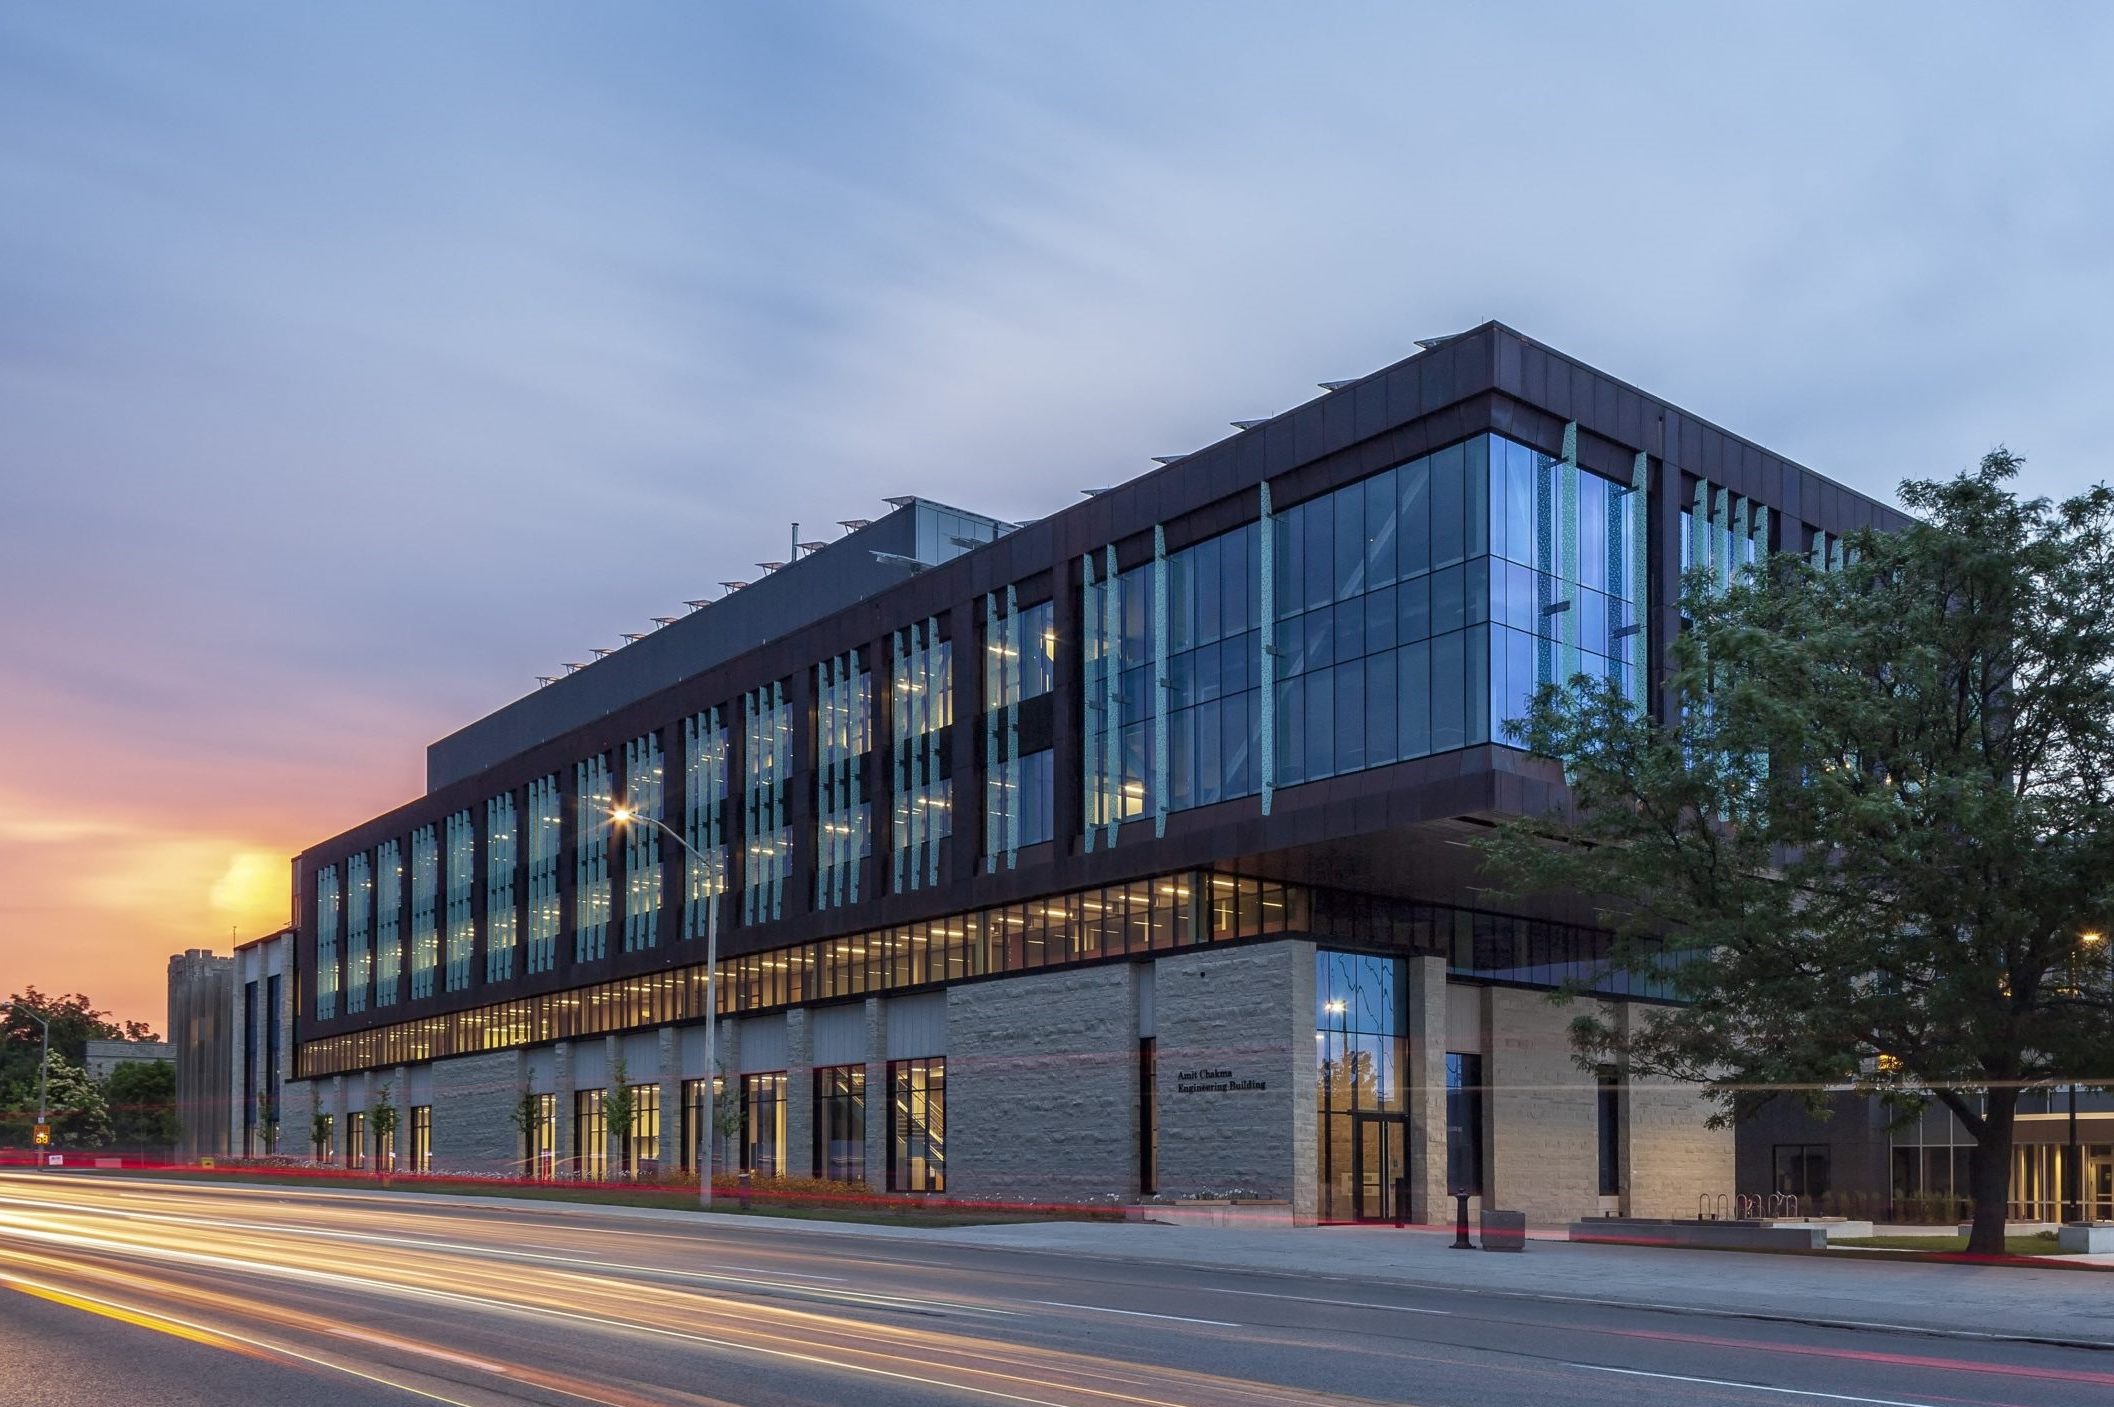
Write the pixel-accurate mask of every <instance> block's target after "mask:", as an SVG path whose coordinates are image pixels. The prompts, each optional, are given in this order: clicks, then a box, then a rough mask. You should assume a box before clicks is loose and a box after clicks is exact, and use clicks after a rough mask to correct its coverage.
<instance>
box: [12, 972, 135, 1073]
mask: <svg viewBox="0 0 2114 1407" xmlns="http://www.w3.org/2000/svg"><path fill="white" fill-rule="evenodd" d="M25 1006H26V1007H28V1008H29V1009H30V1010H31V1011H34V1012H36V1013H37V1015H39V1016H41V1017H43V1018H44V1019H45V1020H46V1021H49V1022H50V1023H51V1053H52V1055H53V1056H55V1057H56V1056H62V1055H63V1056H64V1057H66V1059H68V1060H70V1061H72V1062H73V1063H74V1064H75V1065H82V1066H85V1065H86V1063H87V1060H88V1043H89V1042H90V1041H151V1040H154V1039H155V1038H156V1037H155V1035H154V1032H153V1031H152V1030H150V1029H149V1028H148V1026H147V1023H146V1022H144V1021H118V1020H116V1019H114V1018H113V1017H112V1016H111V1015H110V1013H109V1012H107V1011H102V1010H99V1009H98V1008H97V1007H96V1006H95V1005H94V1004H93V1003H91V1002H90V1001H89V1000H88V998H87V997H85V996H82V995H81V994H80V993H79V992H73V993H69V994H68V995H66V996H63V997H54V996H47V995H45V994H44V993H43V992H40V991H38V990H37V989H36V988H35V987H25V988H24V989H23V990H21V991H19V992H17V993H15V994H14V996H12V997H10V998H9V999H8V1005H7V1009H6V1010H5V1011H0V1083H5V1082H6V1081H8V1080H12V1079H19V1078H21V1077H22V1075H23V1074H24V1073H25V1072H27V1074H28V1075H29V1077H30V1078H31V1079H32V1080H34V1079H35V1078H36V1072H37V1062H38V1061H39V1060H40V1059H42V1058H43V1054H44V1030H43V1028H42V1027H40V1026H39V1025H38V1024H37V1023H36V1022H35V1021H32V1020H31V1019H30V1018H29V1017H27V1016H25V1015H24V1014H23V1013H22V1011H21V1010H20V1008H21V1007H25Z"/></svg>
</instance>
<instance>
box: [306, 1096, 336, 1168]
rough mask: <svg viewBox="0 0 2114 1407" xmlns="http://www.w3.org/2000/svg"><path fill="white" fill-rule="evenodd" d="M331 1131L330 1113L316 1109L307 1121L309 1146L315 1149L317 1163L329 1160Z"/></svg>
mask: <svg viewBox="0 0 2114 1407" xmlns="http://www.w3.org/2000/svg"><path fill="white" fill-rule="evenodd" d="M332 1132H333V1126H332V1122H331V1117H330V1115H328V1114H326V1113H324V1112H323V1111H322V1110H320V1109H318V1110H317V1111H316V1112H315V1115H314V1116H313V1117H312V1118H310V1119H309V1121H308V1142H309V1146H310V1147H311V1148H313V1149H314V1150H315V1158H316V1161H317V1162H319V1163H327V1162H329V1161H330V1143H331V1135H332Z"/></svg>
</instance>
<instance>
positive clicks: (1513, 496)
mask: <svg viewBox="0 0 2114 1407" xmlns="http://www.w3.org/2000/svg"><path fill="white" fill-rule="evenodd" d="M1498 444H1499V445H1502V446H1503V448H1504V457H1505V521H1506V528H1505V545H1506V555H1507V556H1509V557H1511V559H1512V560H1513V561H1515V562H1525V563H1528V564H1530V565H1531V564H1532V563H1533V561H1534V537H1535V523H1536V515H1535V502H1536V500H1535V494H1534V451H1532V450H1530V449H1528V448H1527V447H1526V446H1525V445H1521V444H1514V443H1513V442H1512V441H1510V440H1500V441H1498ZM1492 477H1495V474H1493V476H1492Z"/></svg>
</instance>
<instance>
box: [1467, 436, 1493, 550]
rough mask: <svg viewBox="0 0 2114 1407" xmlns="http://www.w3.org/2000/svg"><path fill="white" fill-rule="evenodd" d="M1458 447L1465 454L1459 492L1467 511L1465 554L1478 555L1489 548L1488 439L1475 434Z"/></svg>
mask: <svg viewBox="0 0 2114 1407" xmlns="http://www.w3.org/2000/svg"><path fill="white" fill-rule="evenodd" d="M1461 448H1462V451H1463V452H1464V453H1465V455H1466V457H1467V473H1466V475H1465V477H1464V480H1463V483H1462V496H1463V498H1464V499H1465V500H1466V503H1465V504H1464V505H1463V506H1464V507H1465V508H1466V510H1467V513H1468V555H1469V556H1471V557H1480V556H1481V555H1482V554H1483V553H1485V552H1488V551H1489V550H1490V440H1489V437H1488V436H1478V437H1477V438H1475V439H1472V440H1470V441H1469V442H1468V443H1467V444H1465V445H1463V446H1462V447H1461Z"/></svg>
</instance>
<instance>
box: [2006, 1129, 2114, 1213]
mask: <svg viewBox="0 0 2114 1407" xmlns="http://www.w3.org/2000/svg"><path fill="white" fill-rule="evenodd" d="M2075 1152H2076V1158H2075V1160H2074V1161H2073V1159H2072V1157H2071V1153H2072V1150H2071V1148H2070V1147H2069V1146H2068V1144H2067V1143H2021V1144H2016V1145H2014V1146H2013V1148H2012V1150H2011V1215H2013V1216H2016V1217H2021V1218H2024V1219H2026V1220H2030V1221H2061V1220H2064V1219H2066V1218H2067V1217H2069V1216H2071V1215H2073V1214H2079V1215H2082V1217H2083V1219H2084V1220H2086V1221H2114V1143H2086V1142H2083V1141H2080V1142H2079V1144H2078V1146H2077V1148H2076V1150H2075ZM2073 1200H2075V1201H2078V1202H2080V1203H2082V1208H2081V1211H2080V1212H2077V1213H2073V1211H2072V1208H2071V1205H2070V1204H2071V1202H2072V1201H2073Z"/></svg>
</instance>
